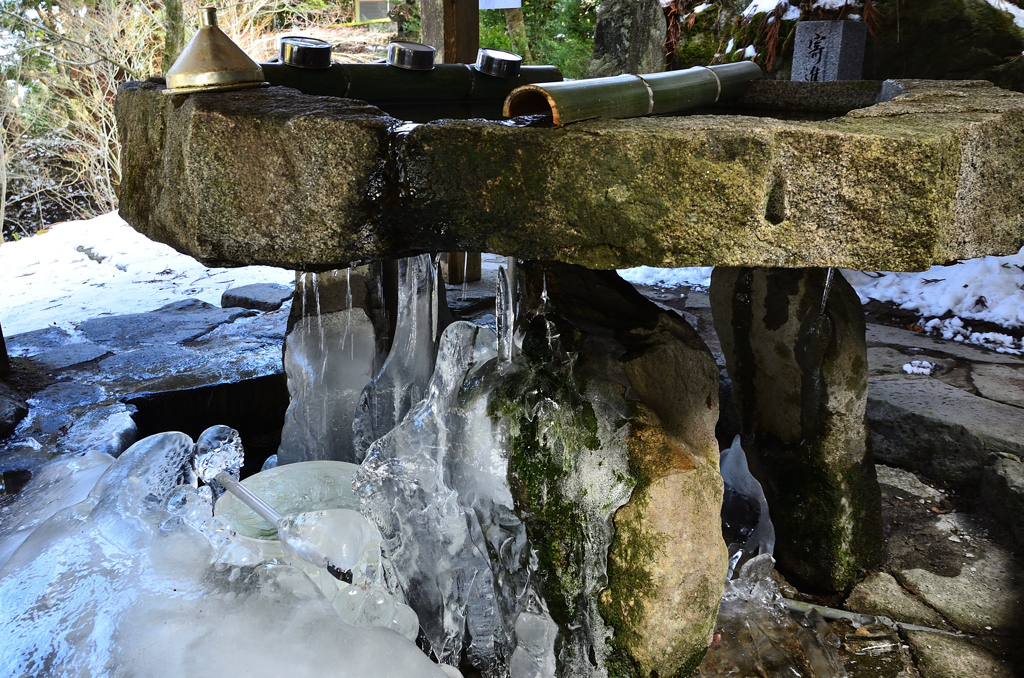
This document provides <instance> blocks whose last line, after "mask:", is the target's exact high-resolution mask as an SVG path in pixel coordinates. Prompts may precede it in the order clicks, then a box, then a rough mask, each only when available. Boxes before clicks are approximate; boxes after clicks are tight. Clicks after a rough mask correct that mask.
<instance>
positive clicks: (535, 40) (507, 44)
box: [480, 0, 598, 78]
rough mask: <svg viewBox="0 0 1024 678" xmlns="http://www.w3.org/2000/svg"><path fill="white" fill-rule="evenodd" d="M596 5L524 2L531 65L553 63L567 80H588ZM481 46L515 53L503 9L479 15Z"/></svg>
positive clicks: (573, 0) (592, 0) (579, 0)
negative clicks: (585, 78)
mask: <svg viewBox="0 0 1024 678" xmlns="http://www.w3.org/2000/svg"><path fill="white" fill-rule="evenodd" d="M597 5H598V1H597V0H524V2H523V18H524V20H525V22H526V33H527V37H528V38H529V43H530V53H531V56H532V57H533V59H532V61H531V62H529V63H534V64H553V65H555V66H558V68H559V69H560V70H561V71H562V75H564V76H565V77H567V78H583V77H586V75H587V69H588V68H589V67H590V57H591V53H592V52H593V49H594V26H595V25H596V23H597ZM480 44H481V46H485V47H497V48H499V49H509V50H513V47H512V39H511V38H510V37H509V35H508V30H507V28H506V26H505V11H504V10H500V9H495V10H483V11H481V12H480ZM513 51H515V50H513Z"/></svg>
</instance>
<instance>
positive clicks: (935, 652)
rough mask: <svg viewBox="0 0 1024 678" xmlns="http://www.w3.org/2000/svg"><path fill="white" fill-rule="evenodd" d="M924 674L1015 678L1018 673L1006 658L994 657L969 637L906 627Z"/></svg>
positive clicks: (946, 677)
mask: <svg viewBox="0 0 1024 678" xmlns="http://www.w3.org/2000/svg"><path fill="white" fill-rule="evenodd" d="M906 638H907V642H908V643H909V644H910V649H911V652H913V654H914V657H915V659H916V660H917V668H918V670H919V671H920V672H921V676H922V678H965V677H966V676H971V677H977V678H980V677H981V676H985V678H1013V677H1014V676H1015V675H1016V673H1015V671H1014V668H1013V666H1012V665H1010V664H1009V663H1008V662H1007V661H1005V660H1002V659H999V658H997V657H994V656H993V655H992V654H991V653H989V652H987V651H986V650H985V649H984V648H982V647H979V646H978V645H977V644H975V643H973V642H971V640H969V639H967V638H957V637H955V636H947V635H943V634H940V633H928V632H927V631H907V632H906Z"/></svg>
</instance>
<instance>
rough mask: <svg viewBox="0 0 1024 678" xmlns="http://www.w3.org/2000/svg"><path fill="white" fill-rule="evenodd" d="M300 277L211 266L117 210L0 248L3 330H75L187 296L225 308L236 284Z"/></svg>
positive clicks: (275, 270) (286, 281)
mask: <svg viewBox="0 0 1024 678" xmlns="http://www.w3.org/2000/svg"><path fill="white" fill-rule="evenodd" d="M294 280H295V274H294V273H293V272H291V271H286V270H284V269H280V268H273V267H270V266H246V267H244V268H207V267H205V266H203V265H202V264H200V263H199V262H198V261H196V260H195V259H193V258H192V257H189V256H186V255H184V254H180V253H178V252H176V251H175V250H173V249H172V248H170V247H168V246H167V245H163V244H160V243H157V242H153V241H152V240H150V239H149V238H147V237H145V236H144V235H142V234H140V233H138V232H137V231H135V230H134V229H133V228H132V227H131V226H129V225H128V224H127V223H125V222H124V220H122V219H121V217H120V216H118V214H117V213H116V212H111V213H110V214H105V215H103V216H100V217H96V218H95V219H89V220H87V221H69V222H64V223H60V224H55V225H53V226H51V227H50V228H49V230H48V231H46V232H44V233H40V234H39V235H35V236H33V237H31V238H22V239H21V240H17V241H14V242H5V243H3V244H2V245H0V290H3V304H2V306H0V325H2V326H3V331H4V334H6V335H7V336H11V335H14V334H21V333H22V332H31V331H32V330H38V329H42V328H44V327H46V326H48V325H56V326H59V327H61V328H63V329H66V330H70V329H72V328H73V326H74V325H75V324H76V323H80V322H82V321H83V320H87V319H89V318H94V317H96V316H99V315H121V314H126V313H139V312H144V311H152V310H154V309H157V308H160V307H161V306H165V305H166V304H169V303H171V302H173V301H178V300H180V299H183V298H195V299H201V300H203V301H206V302H209V303H211V304H214V305H215V306H219V305H220V298H221V295H222V294H223V293H224V292H225V290H227V289H229V288H231V287H237V286H240V285H248V284H250V283H257V282H273V283H280V284H285V285H291V284H293V282H294Z"/></svg>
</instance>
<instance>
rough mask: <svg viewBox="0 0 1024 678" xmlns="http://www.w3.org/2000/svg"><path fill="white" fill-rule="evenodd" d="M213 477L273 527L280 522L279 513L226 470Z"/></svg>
mask: <svg viewBox="0 0 1024 678" xmlns="http://www.w3.org/2000/svg"><path fill="white" fill-rule="evenodd" d="M213 479H214V480H216V481H217V482H218V483H220V484H221V485H223V486H224V488H225V489H226V490H227V491H228V492H230V493H231V494H233V495H235V496H236V497H238V499H239V500H240V501H241V502H242V503H243V504H245V505H246V506H248V507H249V508H251V509H252V510H253V511H255V512H256V513H258V514H259V516H260V517H261V518H263V520H265V521H267V522H268V523H270V524H271V525H273V526H274V527H277V526H278V525H279V524H280V523H281V514H280V513H278V512H277V511H275V510H274V509H273V507H271V505H270V504H268V503H267V502H265V501H263V499H261V498H260V496H259V495H257V494H254V493H253V492H252V490H250V489H249V488H248V487H246V486H245V485H243V484H242V483H240V482H238V481H237V480H235V479H234V478H232V477H231V476H230V475H228V473H227V471H221V472H220V473H218V474H217V475H216V476H214V477H213Z"/></svg>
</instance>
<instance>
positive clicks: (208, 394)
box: [127, 374, 288, 478]
mask: <svg viewBox="0 0 1024 678" xmlns="http://www.w3.org/2000/svg"><path fill="white" fill-rule="evenodd" d="M127 404H129V405H134V406H135V407H136V409H137V412H136V413H135V414H134V415H133V417H132V418H133V419H134V420H135V425H136V426H138V427H139V439H140V440H141V439H142V438H144V437H146V436H150V435H154V434H156V433H163V432H164V431H181V432H182V433H185V434H187V435H188V436H190V437H191V438H192V439H193V440H196V439H198V438H199V435H200V434H201V433H202V432H203V431H205V430H206V429H207V428H209V427H210V426H216V425H217V424H223V425H225V426H230V427H231V428H233V429H235V430H236V431H238V433H239V435H241V436H242V445H243V447H244V448H245V465H244V466H243V467H242V474H241V475H242V477H243V478H247V477H249V476H251V475H252V474H254V473H259V471H260V468H261V467H262V466H263V462H264V461H266V460H267V457H269V456H270V455H272V454H277V447H278V445H280V444H281V429H282V428H283V426H284V413H285V410H287V409H288V387H287V384H286V382H285V376H284V375H283V374H271V375H268V376H265V377H257V378H255V379H247V380H245V381H239V382H235V383H231V384H216V385H213V386H201V387H199V388H192V389H185V390H182V391H168V392H164V393H148V394H146V395H142V396H139V397H137V398H133V399H132V400H129V401H127Z"/></svg>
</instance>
